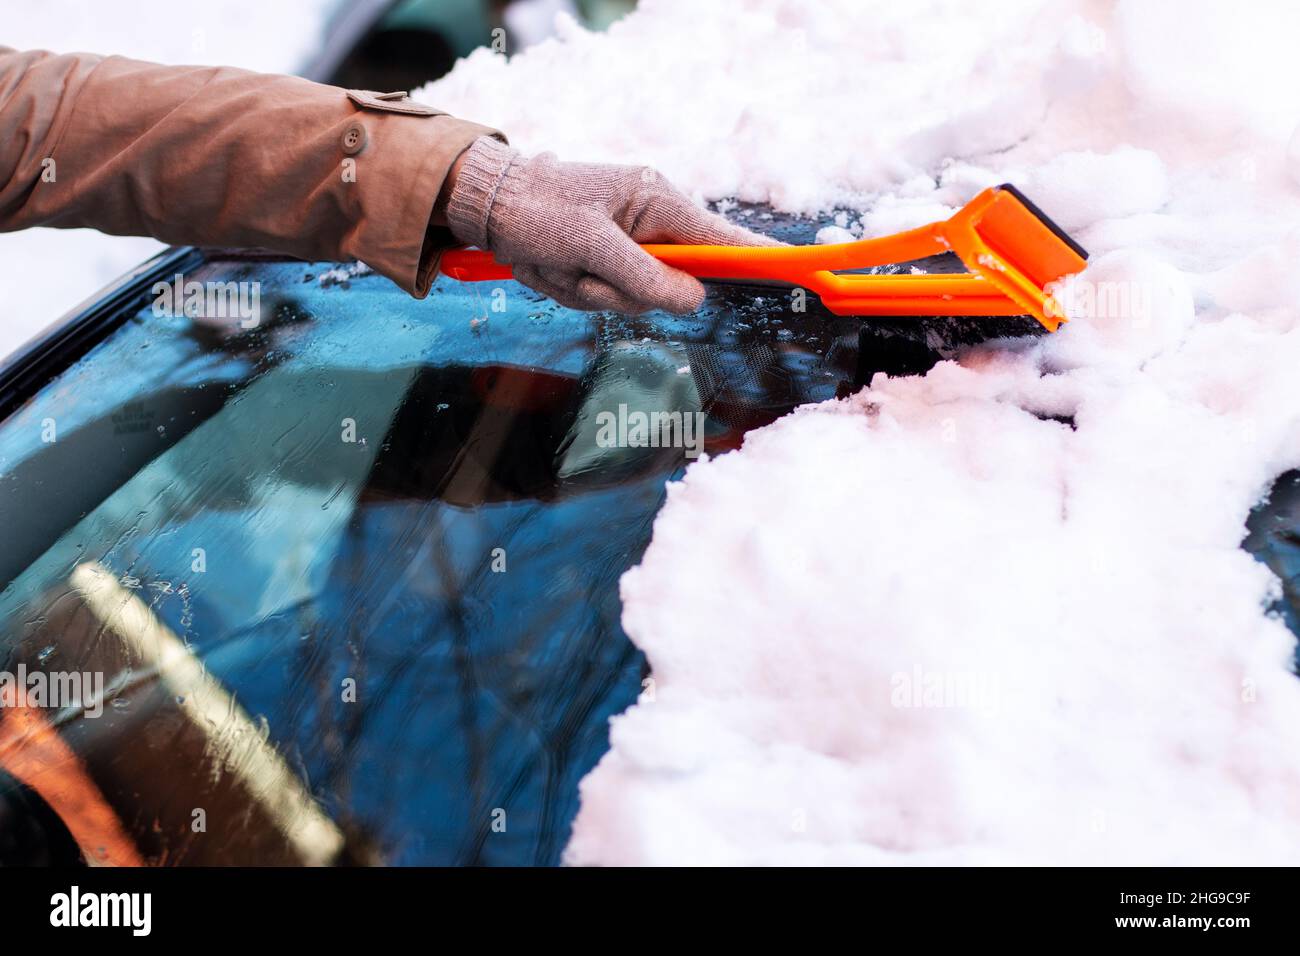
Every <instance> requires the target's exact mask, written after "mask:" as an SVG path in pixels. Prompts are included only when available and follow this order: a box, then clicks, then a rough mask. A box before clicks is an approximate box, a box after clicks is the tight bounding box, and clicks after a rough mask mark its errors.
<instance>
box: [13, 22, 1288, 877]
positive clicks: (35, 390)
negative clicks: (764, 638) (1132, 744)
mask: <svg viewBox="0 0 1300 956" xmlns="http://www.w3.org/2000/svg"><path fill="white" fill-rule="evenodd" d="M392 7H393V5H391V4H373V5H371V4H359V5H356V8H355V9H356V10H357V11H362V12H364V13H365V14H366V15H365V16H361V15H360V13H358V14H357V15H355V16H354V17H353V18H352V19H351V20H350V21H349V22H348V23H345V24H342V25H336V32H335V33H334V34H332V36H334V37H336V39H334V40H332V41H331V43H332V44H333V45H332V46H331V45H330V44H327V49H326V51H325V53H323V54H322V57H321V58H320V60H319V61H318V62H317V64H316V65H315V66H314V67H313V71H312V75H314V76H317V77H319V78H323V79H334V78H338V77H341V76H346V77H347V78H348V79H349V80H350V82H349V85H354V86H365V87H373V88H387V87H389V86H393V85H394V84H393V83H391V82H383V79H384V77H378V76H374V75H373V74H371V75H369V76H367V75H361V74H356V73H347V72H346V71H347V70H361V69H362V66H358V64H363V65H364V63H365V62H366V59H367V58H366V57H365V56H361V55H357V56H350V55H349V53H348V51H349V50H351V51H358V50H361V48H362V46H364V38H366V37H374V36H376V35H377V34H376V31H377V30H378V31H379V32H380V33H382V32H383V31H384V30H385V29H387V28H386V27H383V24H384V23H386V22H395V21H385V20H384V16H385V15H386V11H387V12H391V9H392ZM340 38H341V39H340ZM381 45H382V44H381ZM400 85H415V83H414V82H412V80H411V78H410V77H403V78H402V83H401V84H400ZM728 211H729V215H731V216H732V218H734V219H735V220H736V221H738V222H740V223H741V224H742V225H745V226H748V227H750V228H754V229H759V230H761V231H764V232H767V233H769V234H771V235H774V236H777V237H778V238H781V239H784V240H787V241H792V242H808V241H811V240H812V237H813V234H814V232H815V226H816V224H815V223H812V222H809V221H806V220H800V219H795V218H791V217H787V216H783V215H781V214H779V213H776V212H774V211H773V210H771V209H767V208H764V207H762V206H753V205H743V204H742V205H736V204H728ZM923 265H924V266H925V268H927V269H930V270H935V269H952V268H956V267H957V264H956V263H955V261H954V260H952V259H951V257H943V258H940V259H936V260H927V261H926V262H925V263H923ZM191 288H193V289H194V290H196V294H194V295H191V294H190V293H189V291H188V290H190V289H191ZM802 306H803V301H802V300H796V299H795V298H794V297H792V296H791V295H790V294H789V291H788V290H786V289H782V288H769V287H762V286H739V285H736V286H724V285H714V286H712V287H711V289H710V295H709V297H708V298H707V300H706V301H705V303H704V305H703V306H702V308H701V309H700V310H699V311H698V312H696V313H695V314H693V315H690V316H685V317H678V316H671V315H667V314H664V313H658V312H656V313H650V314H648V315H644V316H627V315H619V314H614V313H583V312H577V311H573V310H570V309H567V308H564V307H561V306H559V305H557V304H555V303H553V302H550V301H549V300H546V299H545V298H543V297H541V296H540V295H537V294H535V293H533V292H531V291H530V290H528V289H526V288H525V287H523V286H520V285H518V284H516V283H513V282H496V283H479V284H460V283H456V282H452V281H451V280H449V279H445V278H443V279H440V280H439V281H438V282H437V283H436V284H435V286H434V288H433V290H432V292H431V294H430V296H429V297H428V298H427V299H425V300H415V299H412V298H410V297H409V296H407V295H406V294H405V293H403V292H402V291H401V290H399V289H398V288H397V287H396V286H394V285H393V284H392V283H391V282H389V281H388V280H387V279H384V278H382V277H380V276H377V275H375V274H372V273H371V272H369V270H367V269H366V268H364V267H363V266H360V265H358V264H340V263H309V262H302V261H298V260H294V259H290V258H286V257H283V256H277V255H274V254H269V253H264V252H258V251H248V250H223V249H194V248H173V249H169V250H166V251H165V252H163V253H161V254H159V255H158V256H156V257H154V258H153V259H151V260H150V261H148V262H146V263H144V264H142V265H141V266H139V267H138V268H136V269H135V270H133V271H132V272H131V273H129V274H128V275H126V276H124V277H122V278H121V279H120V280H118V281H117V282H115V283H114V284H113V285H111V286H110V287H109V288H107V289H105V290H104V291H103V292H102V293H101V294H99V295H97V296H95V297H94V298H93V299H92V300H91V301H90V302H88V303H86V304H85V305H83V306H81V307H79V308H77V309H75V310H74V311H73V312H72V313H70V314H69V315H68V316H66V317H64V318H63V319H62V320H60V321H59V322H57V323H56V324H55V325H54V326H52V327H51V329H50V330H49V331H48V332H46V333H45V334H44V335H42V336H40V337H38V338H37V339H36V340H35V341H34V342H32V343H30V344H29V345H28V346H26V347H25V348H23V349H21V350H20V351H18V352H17V353H15V354H14V355H12V356H10V357H9V358H8V359H7V360H5V361H4V362H3V364H0V527H3V528H4V529H5V547H4V548H3V549H0V580H2V581H3V582H4V583H3V589H2V590H0V705H3V706H0V864H50V865H67V866H82V865H87V864H115V865H139V864H144V865H241V864H243V865H246V864H280V865H345V864H353V865H375V864H391V865H420V864H465V865H552V864H556V863H558V862H561V861H562V856H563V850H564V847H565V844H566V842H567V840H568V836H569V832H570V828H571V824H572V821H573V818H574V815H575V813H576V810H577V806H578V799H579V794H578V783H579V781H580V780H581V779H582V778H583V776H584V775H585V774H586V773H587V772H588V771H590V770H591V769H592V768H593V767H594V766H595V764H596V763H597V761H599V760H600V759H601V757H602V755H603V754H604V753H605V751H606V750H607V749H608V746H609V739H608V720H609V718H610V717H612V716H613V715H616V714H618V713H620V712H622V711H624V710H626V709H627V708H628V707H629V706H631V705H632V704H633V703H634V702H636V701H637V700H638V698H640V697H642V696H643V695H653V693H654V684H653V675H652V674H651V672H650V671H649V669H648V667H647V663H646V661H645V659H644V657H643V656H642V655H641V653H640V652H639V651H638V650H637V648H636V647H635V646H634V645H633V644H632V643H631V642H630V641H629V639H628V637H627V635H626V633H625V632H624V630H623V628H622V624H621V620H620V612H621V606H620V602H619V594H618V582H619V577H620V576H621V574H622V573H623V572H624V571H625V570H627V569H628V568H630V567H632V566H633V565H635V564H636V563H637V561H638V560H639V558H640V556H641V554H642V553H643V551H644V549H645V548H646V546H647V544H648V543H649V541H650V537H651V532H652V527H653V522H654V518H655V515H656V514H657V512H658V510H659V508H660V506H661V505H662V503H663V501H664V498H665V494H666V489H667V486H668V484H669V483H670V482H672V481H673V480H675V479H676V478H678V477H680V475H681V474H682V473H683V471H684V469H685V468H687V467H689V466H690V465H691V464H692V463H693V462H694V461H697V460H699V458H700V456H701V455H704V454H707V455H718V454H726V453H728V452H729V451H731V450H733V449H735V448H737V447H738V446H739V445H740V444H741V443H742V442H743V440H744V436H745V435H746V434H747V433H748V432H749V431H752V430H753V429H755V428H759V427H762V426H763V425H766V424H768V423H770V422H772V421H774V420H775V419H776V418H778V417H780V416H782V415H785V414H787V413H789V412H790V411H792V410H793V409H794V408H796V407H798V406H799V405H802V404H805V403H810V402H820V401H826V400H829V399H833V398H836V397H840V396H845V395H848V394H850V393H852V392H854V391H857V390H858V389H860V388H861V387H863V386H864V385H866V384H868V383H869V382H870V381H871V379H872V377H873V376H875V375H877V374H881V373H883V374H889V375H900V374H917V373H920V372H924V371H925V370H927V369H928V368H929V367H931V366H932V365H933V364H935V363H936V362H937V361H940V360H942V359H943V358H944V357H945V356H948V355H950V354H952V353H953V351H954V349H956V348H957V347H958V346H962V345H968V344H970V343H973V342H977V341H980V340H983V339H985V338H989V337H997V336H1004V335H1028V334H1037V330H1038V326H1037V324H1036V323H1034V322H1033V320H1031V319H1027V318H1024V319H1019V318H1003V319H991V320H990V319H969V318H966V319H941V318H940V319H914V318H899V319H879V320H876V319H873V320H871V321H864V320H862V319H857V318H852V317H840V316H835V315H833V314H831V313H830V312H828V311H827V310H825V309H823V308H821V307H820V305H819V304H818V303H817V302H816V300H815V299H809V300H808V301H807V303H806V308H804V307H802ZM827 467H828V468H829V467H834V465H833V463H830V462H828V463H827ZM1297 489H1300V477H1297V476H1296V475H1294V474H1292V475H1289V476H1283V478H1282V479H1280V480H1279V483H1278V487H1277V489H1276V491H1275V494H1274V495H1272V496H1271V497H1270V498H1269V499H1268V500H1267V501H1266V502H1264V503H1262V504H1261V506H1260V508H1259V509H1257V511H1256V513H1255V514H1254V515H1253V516H1252V518H1251V526H1250V527H1251V534H1250V536H1249V537H1248V538H1247V541H1246V545H1245V546H1246V547H1247V549H1248V550H1250V551H1251V552H1252V553H1255V554H1256V555H1257V556H1258V557H1260V558H1261V560H1265V561H1266V562H1268V563H1269V564H1270V566H1272V567H1273V568H1274V570H1275V571H1276V572H1277V573H1278V574H1279V576H1280V577H1282V578H1283V580H1284V582H1287V586H1286V589H1285V590H1284V595H1283V598H1282V600H1281V602H1280V604H1279V611H1280V612H1281V613H1283V614H1284V615H1285V616H1286V617H1287V619H1288V621H1289V622H1290V623H1292V626H1293V629H1294V627H1295V621H1296V620H1297V614H1296V608H1297V604H1296V600H1297V599H1296V594H1297V593H1298V591H1297V589H1296V588H1295V587H1293V586H1292V585H1293V583H1294V581H1295V579H1296V578H1297V576H1298V575H1300V570H1298V569H1300V559H1297V554H1300V551H1297V548H1296V544H1295V542H1296V541H1297V540H1300V532H1297V527H1298V526H1300V505H1297V502H1298V501H1300V491H1297ZM807 493H809V494H816V493H817V489H815V488H810V489H808V492H807ZM752 518H753V521H754V522H756V523H759V522H762V521H764V520H765V516H764V515H761V514H756V515H753V516H752ZM720 573H725V571H720ZM756 599H758V598H757V597H756ZM663 600H665V601H672V600H673V596H672V594H665V595H664V596H663ZM38 692H39V693H38Z"/></svg>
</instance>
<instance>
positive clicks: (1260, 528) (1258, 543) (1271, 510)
mask: <svg viewBox="0 0 1300 956" xmlns="http://www.w3.org/2000/svg"><path fill="white" fill-rule="evenodd" d="M1246 531H1247V534H1246V539H1245V541H1243V542H1242V545H1241V546H1242V547H1243V548H1245V549H1246V550H1247V551H1248V552H1250V553H1251V554H1253V555H1254V556H1255V558H1256V559H1258V560H1259V561H1262V562H1263V563H1264V564H1266V565H1268V567H1269V570H1271V571H1272V572H1273V573H1274V574H1276V575H1277V577H1278V580H1279V581H1281V583H1282V590H1281V594H1280V595H1279V597H1278V599H1277V601H1276V602H1274V605H1273V607H1272V608H1270V611H1271V612H1272V613H1275V614H1278V615H1280V616H1281V617H1282V620H1284V621H1285V622H1286V626H1287V627H1288V628H1290V629H1291V633H1292V634H1295V635H1297V636H1300V471H1288V472H1287V473H1286V474H1284V475H1282V476H1281V477H1279V478H1278V479H1277V481H1276V482H1274V484H1273V487H1272V488H1271V489H1270V490H1269V493H1268V496H1267V497H1266V498H1265V499H1264V500H1263V501H1261V502H1260V503H1259V504H1257V505H1256V506H1255V508H1254V509H1253V510H1252V511H1251V513H1250V517H1249V518H1247V519H1246ZM1295 659H1296V667H1297V669H1298V670H1300V644H1297V645H1296V655H1295Z"/></svg>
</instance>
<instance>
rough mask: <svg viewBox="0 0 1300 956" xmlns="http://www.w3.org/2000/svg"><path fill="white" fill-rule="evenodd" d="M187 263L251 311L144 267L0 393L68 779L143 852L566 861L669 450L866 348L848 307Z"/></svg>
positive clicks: (4, 639)
mask: <svg viewBox="0 0 1300 956" xmlns="http://www.w3.org/2000/svg"><path fill="white" fill-rule="evenodd" d="M185 280H186V281H194V282H198V283H203V284H208V285H212V284H218V285H223V286H224V285H225V284H227V283H235V284H236V285H238V284H239V283H256V284H257V286H256V287H257V288H258V290H259V295H260V318H259V321H258V323H257V326H256V327H255V328H244V327H243V325H242V324H241V319H240V317H239V316H235V315H231V316H229V317H226V318H212V317H202V316H196V315H185V314H184V313H183V311H182V313H181V314H179V315H174V314H165V313H164V314H159V311H160V310H159V309H156V308H155V298H156V297H150V296H145V297H143V298H142V299H141V301H140V302H138V303H137V304H136V306H133V308H132V310H131V313H132V314H131V315H130V316H129V317H128V318H127V319H126V321H124V322H123V323H122V324H121V325H120V327H118V328H117V329H116V330H115V331H114V332H113V333H112V334H111V335H110V336H109V337H108V338H107V339H106V340H104V341H103V342H101V343H100V344H99V345H98V346H96V347H95V348H94V349H93V350H92V351H91V352H90V353H89V354H87V355H86V356H85V357H84V358H83V359H81V360H80V361H78V362H76V363H75V364H74V365H73V366H72V367H70V368H68V369H67V370H66V371H65V372H63V373H62V374H61V375H59V376H57V377H56V378H55V380H53V381H51V382H50V383H49V384H48V385H46V386H45V387H44V388H43V389H41V390H40V391H39V393H38V394H36V395H35V396H33V397H32V398H31V399H30V400H29V401H28V402H26V404H24V405H23V406H22V407H21V408H20V409H18V410H17V411H16V412H15V413H13V414H12V415H10V416H9V418H8V419H6V420H5V421H4V422H3V423H2V424H0V476H2V477H0V524H2V525H3V526H4V527H5V528H6V529H7V532H8V540H7V545H6V548H5V549H4V552H3V556H2V557H0V561H3V572H4V580H6V581H8V582H9V583H8V585H7V586H6V587H5V589H4V591H3V594H2V595H0V663H3V666H4V668H5V670H6V671H7V672H9V673H17V672H18V671H19V669H20V668H22V669H25V672H26V673H28V674H31V673H35V672H42V673H48V674H50V675H56V674H61V675H76V674H80V673H84V674H86V675H87V676H86V679H85V684H84V686H83V687H82V688H81V689H80V690H81V693H80V696H78V697H75V698H74V699H72V700H68V699H64V700H61V701H55V700H51V701H49V702H47V706H45V708H44V710H43V711H42V716H43V717H44V719H45V720H46V722H47V723H48V724H49V725H50V726H51V727H53V728H54V729H55V730H56V731H57V734H58V738H59V739H58V741H57V743H59V745H60V746H64V745H66V749H67V751H68V753H67V755H66V756H67V761H68V762H69V765H70V766H71V767H72V770H70V771H69V774H71V776H69V777H68V778H67V779H64V778H60V780H59V781H57V783H58V784H59V786H63V787H64V788H65V789H66V788H67V787H74V785H75V787H81V788H83V789H85V790H87V792H90V793H92V795H93V799H92V800H91V803H92V804H94V805H96V806H98V805H100V804H102V805H103V807H104V808H106V813H107V816H110V817H111V818H113V819H114V820H116V821H117V823H116V824H115V825H117V826H119V827H120V830H121V832H120V833H119V834H118V836H119V837H120V839H119V840H118V842H117V843H113V842H112V840H109V839H108V838H105V839H104V840H103V841H101V842H104V843H105V845H106V846H107V847H108V848H107V849H104V850H103V851H102V852H104V853H105V854H111V853H115V852H125V853H130V852H132V851H131V849H130V848H131V847H134V848H135V849H136V850H138V852H139V855H140V858H141V859H142V860H146V861H153V862H166V863H209V862H215V863H223V862H235V863H237V862H251V861H259V862H267V861H275V862H286V863H301V862H340V861H361V862H384V863H395V864H412V863H488V864H497V863H503V864H517V863H554V862H556V861H557V860H558V859H559V856H560V853H561V851H562V849H563V846H564V843H565V842H566V840H567V838H568V829H569V825H570V821H571V820H572V817H573V815H574V813H575V812H576V808H577V799H578V794H577V784H578V781H579V780H580V779H581V777H582V776H583V775H584V774H585V773H586V772H587V771H588V770H590V769H591V767H592V766H593V765H594V764H595V762H596V761H597V760H598V759H599V758H600V756H601V755H602V753H603V752H604V751H605V749H606V748H607V742H608V737H607V721H608V718H609V717H610V716H611V715H613V714H616V713H618V712H620V711H622V710H624V709H625V708H627V707H628V706H629V705H630V704H631V703H632V702H633V701H634V700H635V699H636V698H637V696H638V695H639V694H640V693H642V692H643V689H644V688H643V679H644V678H645V665H644V662H643V660H642V658H641V656H640V655H639V653H638V652H637V651H636V649H635V648H634V647H633V646H632V644H631V643H630V642H629V641H628V640H627V638H626V636H625V635H624V633H623V631H622V629H621V626H620V622H619V613H620V607H619V600H618V578H619V576H620V575H621V574H622V572H623V571H624V570H626V569H627V568H628V567H630V566H632V565H633V564H635V563H636V561H637V560H638V559H639V557H640V555H641V553H642V551H643V549H644V548H645V546H646V544H647V543H648V541H649V536H650V529H651V525H652V522H653V519H654V515H655V513H656V511H657V510H658V508H659V506H660V504H661V502H662V500H663V496H664V493H665V490H664V489H665V483H666V482H667V481H669V480H671V479H672V478H673V477H674V476H677V475H679V474H680V473H681V471H682V469H683V468H684V467H685V466H687V465H688V464H689V463H690V462H691V461H692V460H693V459H694V458H695V457H696V456H697V455H698V454H700V453H706V454H719V453H723V452H725V451H726V450H728V449H729V448H733V447H736V446H737V445H738V444H739V443H740V441H741V440H742V437H743V434H744V432H745V431H746V430H748V429H751V428H754V427H757V426H761V425H763V424H765V423H767V422H770V421H772V420H774V419H775V418H776V417H778V416H779V415H781V414H783V413H785V412H786V411H788V410H789V409H791V408H793V407H794V406H796V405H798V404H802V403H804V402H810V401H819V400H824V399H826V398H829V397H833V396H834V395H835V394H837V392H838V393H841V394H842V393H844V392H845V391H846V390H848V389H851V388H852V387H853V386H854V384H855V380H857V379H860V378H861V377H862V376H863V375H864V374H869V372H870V370H869V369H868V370H867V371H866V372H864V371H863V368H862V367H861V363H860V362H859V337H860V334H861V323H859V322H858V321H857V320H852V319H840V318H837V317H834V316H830V315H828V314H826V313H824V312H818V311H816V310H815V309H814V310H810V311H808V312H795V311H792V310H791V308H790V300H789V296H788V295H787V294H786V293H784V292H782V291H780V290H761V289H760V290H754V289H749V290H738V291H737V290H733V291H730V292H725V291H724V292H722V293H720V294H719V295H717V296H715V297H713V298H711V299H710V301H709V303H708V304H707V305H706V307H705V308H704V309H702V310H701V312H700V313H698V314H696V315H694V316H689V317H686V318H681V319H677V318H673V317H669V316H665V315H662V314H655V315H651V316H646V317H639V318H632V317H626V316H619V315H608V314H603V315H602V314H597V315H588V314H584V313H577V312H573V311H571V310H567V309H563V308H560V307H558V306H555V305H554V304H553V303H550V302H548V301H546V300H543V299H542V298H541V297H539V296H536V295H534V294H532V293H531V292H529V291H527V290H525V289H523V288H522V287H520V286H518V285H515V284H513V283H501V284H497V285H494V286H488V285H482V284H480V285H458V284H455V283H451V282H447V281H445V280H444V281H443V282H440V283H438V284H437V285H436V286H435V289H434V292H433V293H432V294H431V296H430V297H429V298H428V299H426V300H424V301H416V300H413V299H410V298H409V297H407V296H406V295H404V294H403V293H401V292H400V291H399V290H397V289H396V288H395V287H394V286H393V285H392V284H391V283H389V282H388V281H387V280H385V279H382V278H380V277H377V276H373V275H368V274H366V273H365V272H364V270H357V269H351V270H339V269H335V268H333V267H330V266H328V265H321V264H316V265H312V264H306V263H298V262H279V261H265V260H242V259H235V258H231V259H215V260H213V261H209V262H207V263H206V264H204V265H202V266H201V267H200V268H199V269H198V270H197V271H195V272H194V273H193V274H192V275H188V276H186V277H185ZM639 416H644V417H645V418H646V419H651V418H652V416H659V417H658V419H657V420H656V421H655V423H654V424H652V428H651V430H652V431H654V432H655V433H662V434H663V435H665V436H668V437H666V438H665V440H664V441H663V442H656V441H646V440H640V441H638V439H637V434H638V417H639ZM673 416H676V417H675V418H674V417H673ZM697 426H698V427H697ZM640 433H641V435H642V438H643V439H644V438H645V428H644V427H641V429H640ZM755 520H761V516H755ZM93 674H99V675H101V678H102V679H101V682H102V687H101V688H98V689H96V687H95V680H96V678H94V677H93V676H90V675H93ZM51 696H53V695H51ZM5 724H12V725H14V726H16V724H15V723H14V721H11V720H9V719H8V718H5V719H4V720H0V728H3V727H4V725H5ZM10 729H11V731H12V727H11V728H10ZM10 736H11V737H12V732H11V734H10ZM10 745H11V748H12V740H10ZM4 753H5V744H4V734H3V731H2V730H0V770H2V771H4V773H6V774H7V776H4V777H0V791H4V792H6V793H7V794H9V796H10V797H11V798H12V799H10V801H9V802H10V805H12V806H19V805H22V806H31V805H33V804H34V803H40V800H39V799H38V798H40V797H42V796H43V795H44V794H43V791H42V788H41V786H39V785H37V786H33V781H32V780H30V779H28V778H27V777H25V776H24V775H23V773H21V772H15V768H16V767H17V768H19V769H21V768H20V767H19V764H18V763H15V760H16V759H17V758H14V757H13V753H14V751H13V750H12V749H11V751H10V759H9V762H8V763H6V761H5V757H4V756H3V755H4ZM36 783H38V784H39V781H36ZM51 788H52V785H47V787H46V789H51ZM54 789H57V788H54ZM18 797H21V799H18ZM96 801H98V802H96ZM3 806H4V802H3V800H0V830H2V829H3V827H4V823H3V821H4V819H5V814H4V812H2V811H3ZM59 809H60V808H59V807H57V806H56V807H55V810H59ZM60 815H61V816H63V817H64V818H65V820H64V822H65V823H69V827H70V829H71V830H73V832H74V834H81V836H80V839H81V842H82V843H83V844H84V842H85V840H86V839H87V837H85V836H84V831H86V830H87V829H88V830H89V831H90V832H91V833H92V834H95V833H98V832H99V831H97V830H96V829H95V826H97V825H99V824H95V823H94V821H93V820H92V821H91V822H89V823H88V822H86V821H80V822H78V821H76V820H74V821H71V822H69V821H68V820H67V819H66V818H67V816H68V814H67V813H62V814H60ZM92 816H93V815H92ZM95 819H99V818H95ZM200 824H201V828H199V827H200ZM103 825H107V824H103ZM78 827H80V828H81V829H80V831H79V830H78ZM115 846H121V847H126V848H127V849H124V850H120V851H118V850H114V849H112V848H113V847H115Z"/></svg>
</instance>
